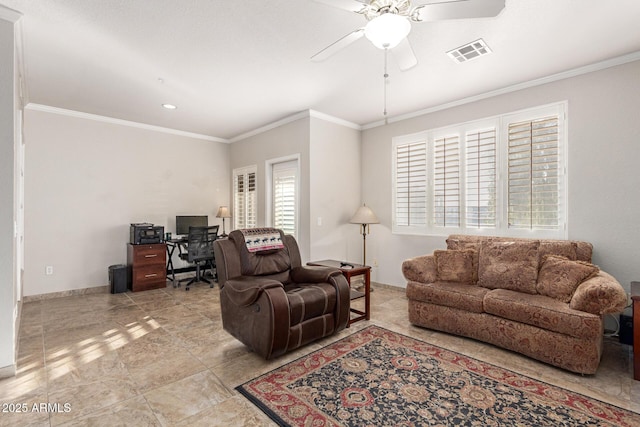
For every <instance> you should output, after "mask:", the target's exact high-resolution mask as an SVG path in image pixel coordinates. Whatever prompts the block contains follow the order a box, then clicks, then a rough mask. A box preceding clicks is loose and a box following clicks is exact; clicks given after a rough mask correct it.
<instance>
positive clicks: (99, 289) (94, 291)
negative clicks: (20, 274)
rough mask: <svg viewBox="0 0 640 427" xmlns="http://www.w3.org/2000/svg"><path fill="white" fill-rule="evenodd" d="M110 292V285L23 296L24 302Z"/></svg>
mask: <svg viewBox="0 0 640 427" xmlns="http://www.w3.org/2000/svg"><path fill="white" fill-rule="evenodd" d="M108 292H109V286H108V285H105V286H95V287H92V288H83V289H70V290H68V291H60V292H51V293H48V294H39V295H27V296H24V297H23V302H33V301H43V300H47V299H53V298H62V297H71V296H76V295H89V294H104V293H108Z"/></svg>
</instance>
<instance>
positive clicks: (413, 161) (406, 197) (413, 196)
mask: <svg viewBox="0 0 640 427" xmlns="http://www.w3.org/2000/svg"><path fill="white" fill-rule="evenodd" d="M395 158H396V175H395V180H396V186H395V200H396V206H395V218H396V222H397V224H398V225H400V226H404V227H408V226H416V225H417V226H424V225H426V217H427V216H426V213H427V211H426V203H427V174H426V170H427V169H426V165H427V146H426V144H425V143H423V142H417V143H409V144H404V145H398V146H397V147H396V153H395Z"/></svg>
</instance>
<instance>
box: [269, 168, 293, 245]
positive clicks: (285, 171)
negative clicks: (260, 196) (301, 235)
mask: <svg viewBox="0 0 640 427" xmlns="http://www.w3.org/2000/svg"><path fill="white" fill-rule="evenodd" d="M272 177H273V193H272V194H273V205H272V206H273V226H274V227H275V228H279V229H281V230H282V231H284V233H285V234H291V235H293V236H295V235H296V217H297V215H296V206H297V203H296V197H297V194H296V193H297V191H296V189H297V181H298V161H297V160H293V161H288V162H283V163H276V164H274V165H273V175H272Z"/></svg>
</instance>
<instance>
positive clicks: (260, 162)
mask: <svg viewBox="0 0 640 427" xmlns="http://www.w3.org/2000/svg"><path fill="white" fill-rule="evenodd" d="M296 154H299V155H300V187H299V188H300V201H299V207H300V212H299V215H298V218H299V221H300V224H299V226H298V232H299V235H298V236H297V239H296V240H297V242H298V246H299V247H300V255H301V256H302V259H303V261H306V260H309V251H310V249H309V248H310V240H309V239H310V237H309V197H310V193H309V118H308V117H304V118H300V119H298V120H294V121H291V122H288V123H285V124H283V125H281V126H277V127H275V128H273V129H269V130H265V131H264V132H261V133H259V134H257V135H253V136H250V137H247V138H245V139H243V140H240V141H237V142H234V143H233V144H231V145H230V172H229V177H230V176H231V171H232V170H233V169H235V168H241V167H245V166H251V165H256V166H257V167H258V169H257V177H256V179H257V189H258V227H264V226H265V225H266V210H265V209H266V200H265V194H266V187H265V185H266V171H265V162H266V161H267V160H271V159H277V158H280V157H286V156H291V155H296ZM229 206H230V207H233V203H232V202H229ZM234 214H235V212H233V211H232V212H231V215H232V216H233V215H234ZM232 224H233V222H232Z"/></svg>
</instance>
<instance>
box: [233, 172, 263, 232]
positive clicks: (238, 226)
mask: <svg viewBox="0 0 640 427" xmlns="http://www.w3.org/2000/svg"><path fill="white" fill-rule="evenodd" d="M250 174H253V176H254V187H255V188H254V193H255V200H254V203H253V209H252V210H253V217H254V218H255V224H253V227H257V226H258V166H257V165H251V166H244V167H241V168H236V169H233V171H232V172H231V185H232V186H233V190H232V194H233V226H232V230H239V229H243V228H252V227H247V225H249V224H247V223H248V219H249V217H250V215H248V208H247V205H248V203H247V201H248V197H249V194H248V193H249V192H248V191H244V192H243V194H244V196H243V197H244V200H243V204H244V210H245V213H244V215H243V216H244V217H243V222H242V224H239V222H238V220H239V218H240V215H239V213H238V194H239V192H238V189H237V185H236V178H237V177H238V176H241V175H242V176H243V178H244V179H246V180H247V184H248V182H249V175H250Z"/></svg>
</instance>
